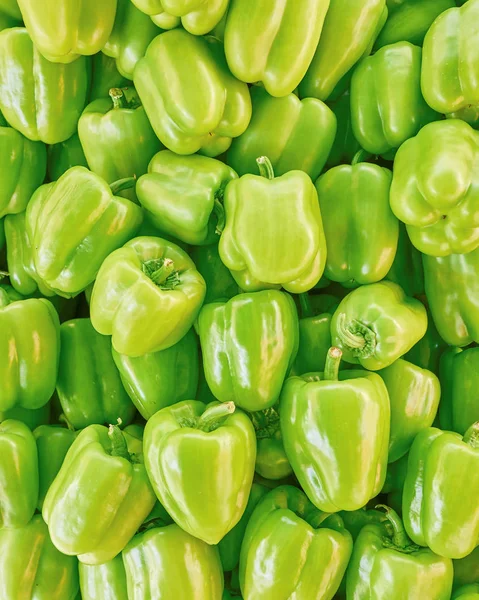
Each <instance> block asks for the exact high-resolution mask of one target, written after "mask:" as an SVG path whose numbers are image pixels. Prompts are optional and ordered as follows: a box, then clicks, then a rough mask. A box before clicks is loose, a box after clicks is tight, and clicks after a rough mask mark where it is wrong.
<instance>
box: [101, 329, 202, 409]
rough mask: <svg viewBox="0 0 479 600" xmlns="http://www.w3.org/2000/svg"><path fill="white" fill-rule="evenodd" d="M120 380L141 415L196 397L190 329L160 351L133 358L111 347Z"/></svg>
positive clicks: (193, 341) (194, 351) (195, 351)
mask: <svg viewBox="0 0 479 600" xmlns="http://www.w3.org/2000/svg"><path fill="white" fill-rule="evenodd" d="M112 354H113V360H114V361H115V364H116V366H117V369H118V370H119V372H120V377H121V381H122V383H123V385H124V387H125V390H126V391H127V393H128V395H129V396H130V398H131V401H132V402H133V404H134V405H135V406H136V408H137V409H138V411H139V412H140V414H141V416H142V417H143V418H144V419H145V420H146V421H148V419H149V418H150V417H152V416H153V415H154V414H155V413H156V412H158V411H159V410H161V409H162V408H165V406H171V405H172V404H176V403H177V402H181V401H182V400H191V398H195V396H196V390H197V388H198V374H199V365H198V343H197V340H196V336H195V333H194V331H193V330H192V329H191V330H190V331H189V332H188V333H187V334H186V335H185V336H184V337H183V338H181V340H180V341H179V342H178V343H176V344H174V345H173V346H171V347H170V348H167V349H166V350H161V351H160V352H154V353H151V354H144V355H143V356H138V357H136V358H133V357H131V356H127V355H126V354H119V353H118V352H116V350H114V349H112Z"/></svg>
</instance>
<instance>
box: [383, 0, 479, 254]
mask: <svg viewBox="0 0 479 600" xmlns="http://www.w3.org/2000/svg"><path fill="white" fill-rule="evenodd" d="M478 6H479V4H478ZM478 155H479V133H478V132H477V131H474V129H472V127H470V126H469V125H468V124H467V123H464V121H459V120H458V119H448V120H446V121H436V122H435V123H429V124H428V125H426V126H425V127H423V128H422V129H421V131H420V132H419V133H418V134H417V136H416V137H414V138H411V139H410V140H408V141H407V142H405V143H404V144H403V145H402V146H401V148H400V149H399V150H398V152H397V154H396V158H395V161H394V175H393V181H392V184H391V197H390V202H391V208H392V210H393V212H394V214H395V215H396V216H397V217H398V219H400V220H401V221H403V222H404V223H406V227H407V231H408V234H409V237H410V239H411V242H412V243H413V245H414V246H415V247H416V248H417V249H418V250H420V251H421V252H423V253H424V254H428V255H432V256H448V255H449V254H465V253H467V252H471V251H472V250H474V249H475V248H477V247H478V246H479V211H478V210H477V209H476V204H477V202H478V198H479V196H478V193H477V191H476V185H475V182H476V180H477V178H478V176H479V170H478V169H477V168H476V166H475V165H476V162H477V160H476V157H477V156H478Z"/></svg>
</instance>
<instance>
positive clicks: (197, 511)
mask: <svg viewBox="0 0 479 600" xmlns="http://www.w3.org/2000/svg"><path fill="white" fill-rule="evenodd" d="M144 451H145V466H146V469H147V472H148V476H149V478H150V481H151V483H152V485H153V488H154V490H155V493H156V495H157V497H158V499H159V500H160V502H161V504H162V505H163V506H164V507H165V509H166V510H167V511H168V513H169V514H170V515H171V517H172V518H173V520H174V521H175V522H176V523H177V524H178V525H179V526H180V527H181V528H182V529H184V530H185V531H186V532H187V533H189V534H191V535H194V536H195V537H197V538H199V539H200V540H203V541H204V542H206V543H207V544H217V543H218V542H219V541H220V540H221V539H222V538H223V537H224V536H225V535H226V534H227V533H228V531H230V530H231V529H232V528H233V527H234V526H235V525H236V523H238V521H239V520H240V519H241V516H242V514H243V513H244V511H245V508H246V505H247V502H248V495H249V492H250V489H251V484H252V482H253V474H254V463H255V458H256V440H255V433H254V428H253V425H252V423H251V421H250V420H249V418H248V417H247V416H246V415H245V414H244V413H243V412H241V411H239V410H238V411H235V405H234V404H233V403H232V402H227V403H224V404H221V403H219V402H212V403H210V404H209V405H207V406H205V405H204V404H203V403H202V402H198V401H196V400H189V401H188V400H187V401H184V402H180V403H178V404H175V405H173V406H170V407H167V408H164V409H162V410H160V411H159V412H157V413H156V414H154V415H153V416H152V417H151V419H149V421H148V422H147V424H146V427H145V437H144ZM205 498H208V502H205V500H204V499H205Z"/></svg>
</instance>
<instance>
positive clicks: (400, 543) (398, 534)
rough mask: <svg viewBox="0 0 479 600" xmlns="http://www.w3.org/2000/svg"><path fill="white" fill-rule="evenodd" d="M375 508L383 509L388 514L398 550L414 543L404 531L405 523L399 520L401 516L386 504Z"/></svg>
mask: <svg viewBox="0 0 479 600" xmlns="http://www.w3.org/2000/svg"><path fill="white" fill-rule="evenodd" d="M374 508H376V509H378V508H382V509H383V510H384V511H385V513H386V519H387V520H388V521H389V523H390V524H391V526H392V528H393V544H394V545H395V546H396V547H397V548H408V547H410V546H411V544H412V542H411V540H410V539H409V537H408V535H407V533H406V530H405V529H404V525H403V522H402V521H401V519H400V518H399V515H398V514H397V512H396V511H395V510H393V509H392V508H390V507H389V506H386V505H385V504H377V505H376V506H375V507H374Z"/></svg>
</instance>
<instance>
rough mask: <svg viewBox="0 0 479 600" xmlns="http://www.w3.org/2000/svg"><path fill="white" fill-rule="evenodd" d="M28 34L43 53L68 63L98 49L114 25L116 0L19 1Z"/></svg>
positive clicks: (49, 58)
mask: <svg viewBox="0 0 479 600" xmlns="http://www.w3.org/2000/svg"><path fill="white" fill-rule="evenodd" d="M18 5H19V7H20V10H21V11H22V17H23V20H24V22H25V26H26V28H27V31H28V33H29V34H30V35H31V37H32V40H33V43H34V44H35V46H36V47H37V48H38V50H39V51H40V52H41V53H42V55H43V56H44V57H45V58H46V59H48V60H49V61H51V62H54V63H71V62H74V61H75V60H76V59H78V57H79V56H80V55H87V56H89V55H92V54H96V53H97V52H100V50H101V49H102V48H103V47H104V45H105V44H106V42H107V40H108V37H109V35H110V33H111V30H112V28H113V23H114V21H115V13H116V10H117V0H101V2H90V1H89V0H64V1H63V2H62V5H61V8H60V7H59V5H58V2H57V0H42V2H37V0H18Z"/></svg>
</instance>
